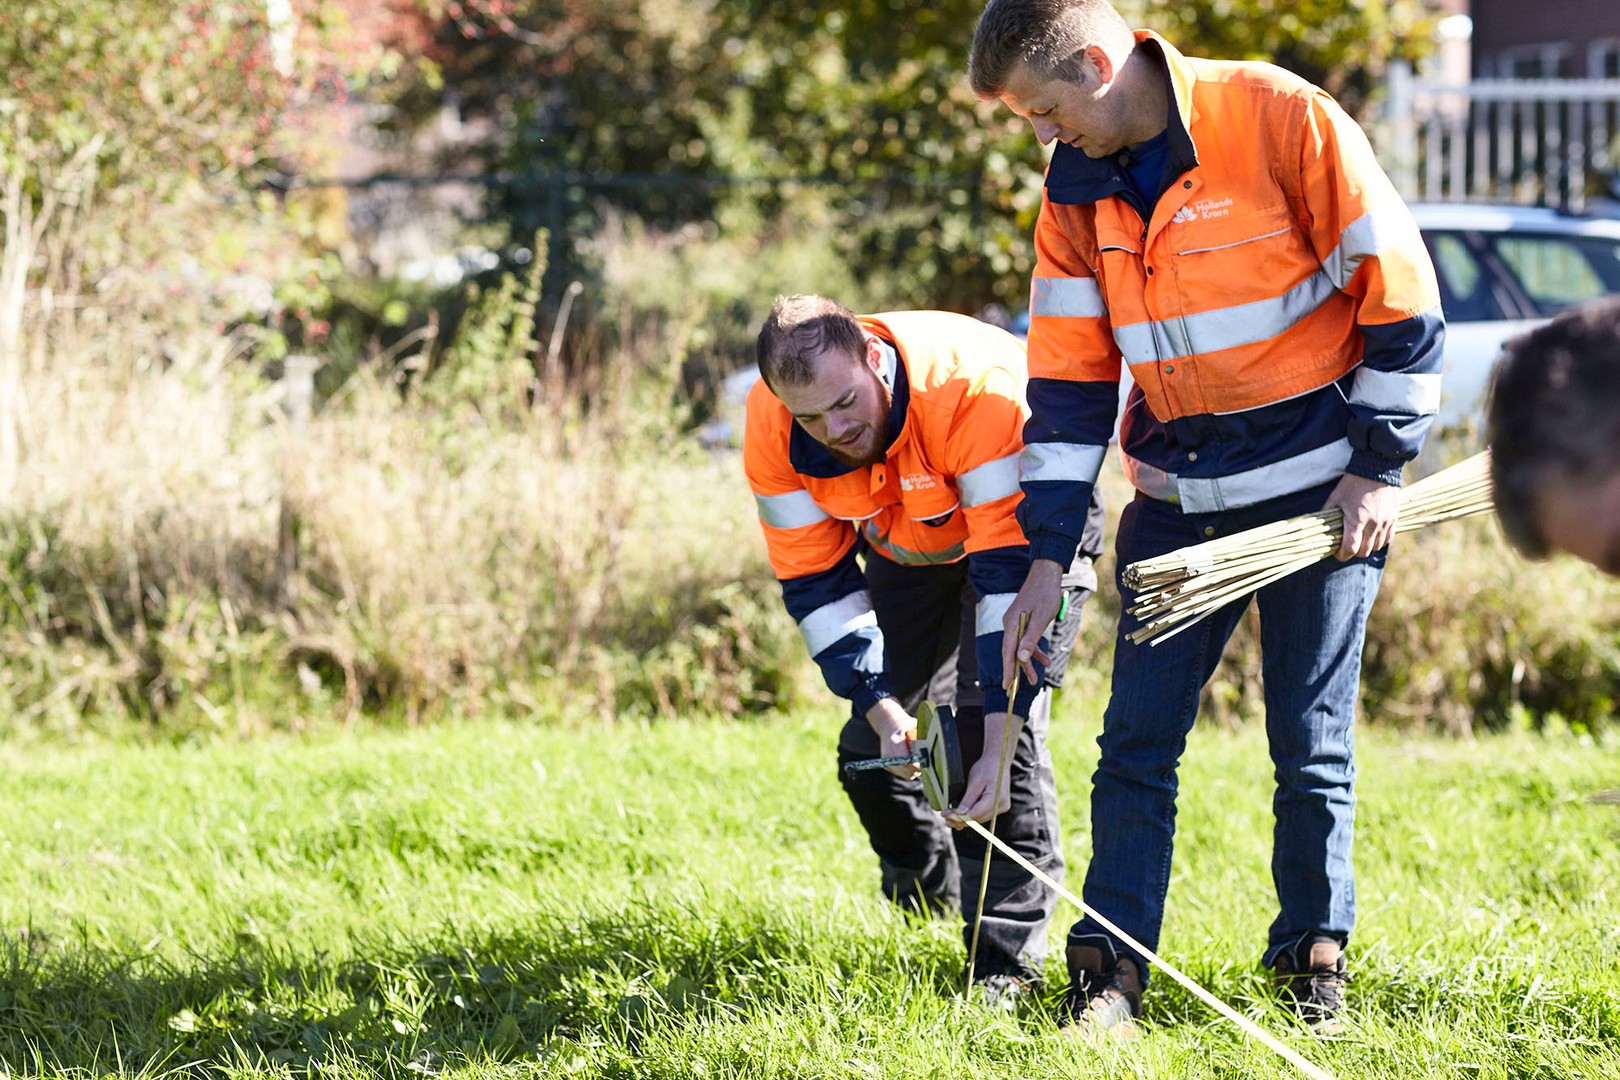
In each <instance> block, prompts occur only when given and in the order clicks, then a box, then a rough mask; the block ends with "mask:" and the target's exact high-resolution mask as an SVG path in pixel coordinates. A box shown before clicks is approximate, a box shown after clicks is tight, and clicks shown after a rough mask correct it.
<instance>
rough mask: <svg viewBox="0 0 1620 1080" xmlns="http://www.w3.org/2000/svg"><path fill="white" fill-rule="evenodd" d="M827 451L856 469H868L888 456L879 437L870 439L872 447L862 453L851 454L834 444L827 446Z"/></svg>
mask: <svg viewBox="0 0 1620 1080" xmlns="http://www.w3.org/2000/svg"><path fill="white" fill-rule="evenodd" d="M827 452H828V453H829V454H831V455H832V456H833V457H835V458H837V459H838V460H839V461H841V462H843V463H844V464H845V465H850V466H853V467H854V468H857V469H870V468H871V467H872V466H873V465H876V464H878V463H879V462H881V461H883V459H885V458H887V457H888V456H889V451H888V449H887V448H886V447H884V445H883V441H882V440H881V439H874V440H873V441H872V449H870V450H868V451H867V452H866V453H864V454H851V453H848V452H846V451H844V450H840V449H839V448H838V447H836V446H829V447H827Z"/></svg>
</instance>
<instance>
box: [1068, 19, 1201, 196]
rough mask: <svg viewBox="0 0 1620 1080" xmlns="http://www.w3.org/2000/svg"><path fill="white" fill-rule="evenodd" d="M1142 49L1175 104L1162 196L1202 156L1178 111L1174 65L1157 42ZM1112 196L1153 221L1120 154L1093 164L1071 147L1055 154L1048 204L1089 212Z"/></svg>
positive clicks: (1167, 130) (1168, 129)
mask: <svg viewBox="0 0 1620 1080" xmlns="http://www.w3.org/2000/svg"><path fill="white" fill-rule="evenodd" d="M1137 48H1138V49H1140V50H1142V51H1143V52H1144V53H1145V54H1146V55H1147V56H1148V57H1149V58H1150V59H1151V60H1153V61H1154V62H1155V63H1156V64H1157V66H1158V69H1159V71H1160V73H1161V74H1162V75H1163V76H1164V84H1165V89H1166V91H1167V92H1168V95H1169V99H1170V115H1169V116H1168V117H1167V118H1166V119H1167V124H1166V127H1165V131H1164V135H1165V139H1166V142H1167V144H1168V149H1169V158H1168V160H1167V161H1166V163H1165V166H1164V173H1163V176H1162V178H1161V182H1160V184H1159V189H1160V191H1163V190H1164V188H1166V187H1168V186H1169V185H1170V182H1171V181H1172V180H1174V179H1175V178H1176V177H1178V176H1180V175H1181V174H1182V173H1184V172H1186V171H1187V170H1188V169H1191V168H1192V167H1193V166H1195V165H1197V164H1198V151H1197V149H1196V148H1195V147H1194V146H1193V141H1192V136H1191V135H1190V134H1189V133H1188V131H1187V121H1186V118H1185V117H1183V116H1182V115H1181V110H1180V109H1178V108H1177V107H1176V87H1175V83H1173V82H1172V81H1171V79H1170V65H1169V62H1168V61H1167V60H1166V59H1165V55H1164V49H1163V47H1161V46H1160V44H1159V43H1158V42H1157V41H1154V40H1153V39H1152V38H1148V39H1147V40H1145V41H1141V42H1139V43H1138V44H1137ZM1151 141H1152V140H1149V142H1151ZM1133 156H1134V155H1133ZM1111 195H1119V196H1121V197H1122V198H1124V199H1125V201H1126V202H1128V203H1130V204H1131V205H1132V206H1134V207H1136V209H1137V211H1138V212H1139V213H1141V215H1142V220H1143V221H1146V220H1147V219H1148V218H1149V217H1150V216H1151V215H1152V211H1153V207H1152V205H1151V204H1145V203H1143V201H1142V199H1140V198H1139V197H1138V196H1137V194H1136V188H1135V187H1134V186H1133V185H1132V184H1131V181H1130V177H1129V176H1128V175H1127V173H1126V165H1125V163H1124V162H1123V161H1122V160H1121V158H1120V155H1119V154H1114V155H1111V156H1109V157H1105V158H1092V157H1087V156H1086V153H1085V151H1083V150H1076V149H1075V148H1074V147H1072V146H1070V145H1068V144H1067V143H1058V145H1057V147H1056V148H1055V149H1054V150H1053V152H1052V164H1051V165H1050V166H1048V167H1047V170H1046V198H1047V201H1048V202H1051V203H1054V204H1056V205H1059V206H1087V205H1089V204H1091V203H1098V202H1102V201H1103V200H1104V199H1106V198H1108V197H1109V196H1111ZM1155 201H1156V200H1155Z"/></svg>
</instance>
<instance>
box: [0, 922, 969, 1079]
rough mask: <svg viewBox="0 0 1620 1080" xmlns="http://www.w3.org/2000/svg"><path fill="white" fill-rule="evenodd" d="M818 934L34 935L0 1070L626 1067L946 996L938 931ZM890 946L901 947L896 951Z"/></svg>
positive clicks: (20, 967) (5, 960)
mask: <svg viewBox="0 0 1620 1080" xmlns="http://www.w3.org/2000/svg"><path fill="white" fill-rule="evenodd" d="M917 937H918V936H917V935H913V934H911V933H908V932H904V931H903V932H902V933H901V934H900V935H899V937H898V938H897V937H895V936H894V935H891V936H889V937H881V936H875V937H874V936H870V935H869V936H865V937H863V936H861V935H859V934H854V933H851V934H836V935H835V934H832V933H829V932H828V931H827V930H826V929H825V926H822V927H819V928H816V927H810V926H808V925H806V924H804V923H798V922H795V921H794V920H793V918H792V917H791V916H787V915H784V914H783V913H782V912H780V911H778V910H775V909H767V908H763V907H762V908H758V909H755V910H737V911H732V912H730V913H728V914H726V915H725V916H723V917H722V918H721V919H720V921H718V922H715V921H711V919H706V918H704V917H700V916H698V915H696V914H694V913H692V912H689V911H657V910H646V909H640V910H637V911H635V912H618V913H615V914H612V915H606V916H598V917H592V918H583V919H582V918H574V919H561V918H560V919H558V920H557V921H552V922H548V923H547V924H545V925H536V926H533V927H528V928H524V929H523V930H521V931H517V932H507V933H504V934H496V935H488V936H478V937H473V936H465V935H456V934H455V933H454V932H453V931H449V932H445V933H441V934H437V935H434V936H433V937H432V938H431V939H426V940H423V939H419V940H417V941H395V942H389V941H382V942H374V943H355V944H354V945H353V947H352V949H351V950H350V956H351V958H349V959H342V960H334V959H330V958H327V957H323V956H321V955H314V956H309V955H302V956H299V955H294V954H293V953H292V952H291V951H290V950H288V949H285V948H281V947H278V946H277V945H276V944H275V943H274V942H269V941H265V940H258V939H243V940H240V941H239V942H237V944H236V946H235V947H234V948H233V949H232V950H231V951H230V952H229V953H228V954H222V955H214V956H206V955H203V956H195V957H192V958H189V959H185V960H179V961H177V960H175V959H173V958H164V957H161V956H157V955H152V954H138V953H134V952H120V951H116V950H111V949H107V948H105V947H102V946H98V945H93V944H90V943H88V942H86V941H82V940H81V941H77V942H73V941H59V940H51V939H49V938H46V937H43V936H41V935H39V934H37V933H33V934H30V933H26V932H24V933H18V934H11V935H7V936H5V937H4V938H3V939H0V1065H3V1066H5V1067H7V1068H9V1069H10V1070H11V1071H14V1072H21V1073H24V1074H32V1073H38V1072H41V1071H82V1072H85V1073H98V1074H99V1073H102V1072H105V1071H106V1070H109V1069H115V1070H117V1071H118V1072H119V1073H121V1074H123V1075H140V1074H146V1075H153V1074H157V1073H166V1074H171V1075H172V1074H176V1073H178V1074H181V1075H186V1074H194V1075H217V1073H218V1071H219V1070H220V1069H222V1068H228V1067H233V1066H234V1067H240V1066H248V1067H257V1068H263V1067H273V1068H280V1069H284V1070H285V1069H291V1070H293V1071H295V1072H303V1071H306V1070H311V1069H319V1068H321V1067H322V1066H337V1065H343V1064H346V1063H347V1064H354V1065H361V1066H368V1067H377V1066H382V1067H384V1069H385V1072H386V1074H389V1075H395V1074H397V1075H400V1076H411V1077H417V1076H420V1075H421V1074H422V1073H424V1072H435V1071H437V1070H438V1068H439V1067H441V1066H446V1065H456V1064H464V1063H469V1062H485V1061H501V1060H512V1059H518V1058H527V1059H529V1060H531V1061H532V1060H534V1059H535V1057H536V1055H540V1056H542V1057H543V1056H546V1055H548V1054H551V1053H558V1052H564V1051H566V1050H567V1049H568V1048H570V1047H577V1046H579V1045H581V1044H590V1045H593V1046H606V1047H608V1048H610V1049H612V1048H615V1047H616V1048H618V1049H619V1050H620V1051H622V1052H624V1053H629V1054H633V1053H634V1050H635V1047H636V1045H637V1044H638V1042H639V1041H640V1040H641V1038H642V1037H643V1036H644V1035H645V1034H646V1033H647V1032H649V1031H651V1030H653V1029H654V1028H661V1027H667V1026H669V1025H684V1024H690V1023H693V1022H696V1021H698V1020H699V1019H700V1018H705V1017H712V1016H716V1015H719V1014H726V1013H731V1014H741V1013H748V1012H752V1011H754V1010H756V1009H758V1008H766V1009H771V1008H773V1007H779V1008H781V1009H783V1010H790V1009H792V1008H793V1007H794V1006H795V1004H802V1003H803V1002H804V1001H806V1000H825V999H826V991H825V987H826V986H827V985H828V984H829V983H836V984H838V985H841V986H847V985H852V984H865V985H869V986H888V987H892V986H896V985H912V986H919V985H920V986H928V985H932V986H934V987H935V988H936V989H937V990H938V991H939V992H940V993H941V994H949V993H952V992H955V980H956V978H957V974H956V972H957V968H956V965H957V964H959V963H960V958H959V957H958V956H956V955H955V954H954V953H953V952H952V950H951V949H950V947H949V945H950V943H949V942H948V941H947V940H945V938H944V936H943V935H922V937H923V938H926V940H924V941H922V942H920V947H916V946H919V941H918V940H917ZM902 942H903V944H902ZM0 1071H4V1069H0Z"/></svg>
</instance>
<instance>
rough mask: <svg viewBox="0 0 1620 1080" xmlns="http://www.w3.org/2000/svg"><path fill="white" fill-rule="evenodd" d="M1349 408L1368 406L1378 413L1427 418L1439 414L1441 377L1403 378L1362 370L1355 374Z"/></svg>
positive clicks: (1382, 372) (1435, 375)
mask: <svg viewBox="0 0 1620 1080" xmlns="http://www.w3.org/2000/svg"><path fill="white" fill-rule="evenodd" d="M1350 404H1352V405H1365V406H1367V407H1368V408H1370V409H1377V410H1378V411H1379V412H1396V413H1411V414H1412V415H1414V416H1427V415H1429V414H1430V413H1436V412H1439V411H1440V373H1439V372H1438V371H1436V372H1434V373H1433V374H1428V375H1403V374H1400V373H1397V372H1389V371H1374V370H1372V369H1371V368H1368V367H1363V368H1362V369H1361V370H1360V371H1357V372H1356V381H1355V384H1354V385H1353V386H1352V388H1351V390H1350Z"/></svg>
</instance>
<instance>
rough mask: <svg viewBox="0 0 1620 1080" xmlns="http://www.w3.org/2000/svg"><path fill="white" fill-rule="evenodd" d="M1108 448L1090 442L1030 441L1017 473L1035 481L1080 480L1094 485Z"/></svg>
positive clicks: (1025, 480)
mask: <svg viewBox="0 0 1620 1080" xmlns="http://www.w3.org/2000/svg"><path fill="white" fill-rule="evenodd" d="M1106 453H1108V447H1106V446H1095V445H1092V444H1089V443H1060V442H1043V443H1028V444H1026V445H1025V446H1024V452H1023V454H1022V455H1021V456H1020V457H1019V459H1018V475H1019V478H1020V479H1022V480H1023V481H1024V482H1025V483H1029V482H1030V481H1034V480H1063V481H1070V482H1073V481H1078V482H1080V483H1082V484H1095V483H1096V482H1097V474H1098V473H1099V472H1101V471H1102V463H1103V455H1104V454H1106Z"/></svg>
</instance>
